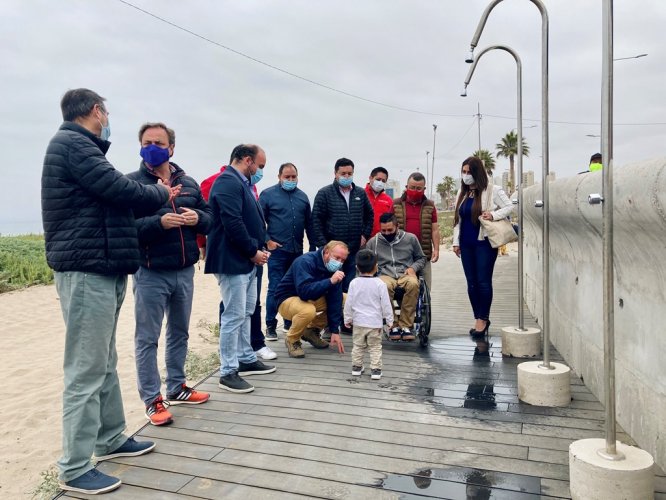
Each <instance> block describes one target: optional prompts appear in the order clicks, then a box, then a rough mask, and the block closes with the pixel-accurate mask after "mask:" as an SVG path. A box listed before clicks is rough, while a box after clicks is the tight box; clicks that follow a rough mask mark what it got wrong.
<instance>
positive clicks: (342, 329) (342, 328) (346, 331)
mask: <svg viewBox="0 0 666 500" xmlns="http://www.w3.org/2000/svg"><path fill="white" fill-rule="evenodd" d="M340 333H344V334H345V335H351V334H352V333H354V332H353V330H352V329H351V328H347V327H346V326H345V325H340Z"/></svg>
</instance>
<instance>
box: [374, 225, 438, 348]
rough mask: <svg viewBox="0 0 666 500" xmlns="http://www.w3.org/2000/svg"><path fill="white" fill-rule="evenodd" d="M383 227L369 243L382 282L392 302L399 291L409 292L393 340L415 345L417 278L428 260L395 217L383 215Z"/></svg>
mask: <svg viewBox="0 0 666 500" xmlns="http://www.w3.org/2000/svg"><path fill="white" fill-rule="evenodd" d="M379 227H380V231H379V233H377V234H376V235H375V236H374V237H373V238H371V239H370V241H368V244H367V246H366V248H367V249H369V250H371V251H372V252H374V253H375V255H377V266H378V268H379V278H380V279H381V280H382V281H383V282H384V283H386V286H387V288H388V293H389V297H390V298H391V300H393V295H394V293H395V289H396V287H400V288H402V289H404V290H405V294H404V295H403V298H402V303H401V305H400V317H399V318H398V323H397V325H393V328H392V329H391V332H390V333H389V338H390V339H391V340H408V341H411V340H414V333H413V332H412V330H411V328H412V326H413V325H414V316H415V315H416V303H417V300H418V296H419V279H418V276H417V274H418V273H419V272H421V271H422V270H423V268H424V267H425V264H426V257H425V255H424V254H423V250H422V249H421V244H420V243H419V240H418V239H417V238H416V236H414V235H413V234H412V233H406V232H405V231H403V230H401V229H398V221H397V219H396V217H395V215H394V214H391V213H387V214H382V215H381V216H380V218H379Z"/></svg>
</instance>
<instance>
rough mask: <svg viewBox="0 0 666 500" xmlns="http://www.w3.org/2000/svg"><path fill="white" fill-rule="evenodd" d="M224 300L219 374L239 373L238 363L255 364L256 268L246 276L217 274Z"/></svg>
mask: <svg viewBox="0 0 666 500" xmlns="http://www.w3.org/2000/svg"><path fill="white" fill-rule="evenodd" d="M215 276H216V277H217V282H218V283H219V284H220V293H221V294H222V297H223V299H224V312H223V313H222V314H221V316H220V363H221V365H222V366H221V367H220V375H221V376H222V377H224V376H226V375H229V374H231V373H233V372H237V371H238V363H239V362H241V363H254V362H255V361H256V360H257V356H256V355H255V354H254V351H253V350H252V345H251V344H250V318H251V316H252V314H253V313H254V309H255V307H256V304H257V271H256V267H255V268H254V269H252V271H251V272H249V273H248V274H216V275H215Z"/></svg>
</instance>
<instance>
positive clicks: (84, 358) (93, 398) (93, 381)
mask: <svg viewBox="0 0 666 500" xmlns="http://www.w3.org/2000/svg"><path fill="white" fill-rule="evenodd" d="M54 276H55V283H56V290H57V291H58V297H59V298H60V307H61V309H62V316H63V318H64V320H65V360H64V363H63V369H64V375H65V380H64V382H65V384H64V385H65V388H64V390H63V394H62V448H63V449H62V457H60V459H59V460H58V467H59V468H60V479H61V480H62V481H65V482H67V481H71V480H72V479H76V478H77V477H79V476H82V475H83V474H85V473H86V472H88V471H89V470H90V469H92V468H93V465H92V463H91V461H90V458H91V456H92V454H93V452H94V453H95V455H97V456H100V455H106V454H108V453H110V452H112V451H114V450H115V449H116V448H118V447H119V446H121V445H122V444H123V443H124V442H125V441H126V440H127V436H125V435H124V434H123V431H124V430H125V414H124V412H123V399H122V395H121V394H120V383H119V382H118V372H117V371H116V365H117V363H118V354H117V353H116V326H117V325H118V314H119V313H120V307H121V306H122V305H123V300H124V299H125V290H126V288H127V276H125V275H108V276H107V275H102V274H94V273H86V272H80V271H73V272H56V273H54ZM26 361H28V360H26Z"/></svg>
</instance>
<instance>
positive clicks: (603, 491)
mask: <svg viewBox="0 0 666 500" xmlns="http://www.w3.org/2000/svg"><path fill="white" fill-rule="evenodd" d="M616 447H617V451H618V454H621V455H620V456H623V458H622V459H621V460H610V459H608V458H604V457H602V456H601V455H599V453H598V452H599V451H600V450H601V451H602V452H604V451H605V450H606V440H604V439H598V438H595V439H581V440H579V441H574V442H573V443H571V444H570V445H569V481H570V486H569V487H570V489H571V498H572V499H573V500H602V499H603V500H620V499H629V498H631V499H635V500H643V499H645V500H648V499H652V498H654V472H653V465H654V460H653V459H652V456H651V455H650V454H649V453H648V452H646V451H644V450H641V449H640V448H635V447H633V446H628V445H625V444H622V443H620V442H619V441H618V442H617V443H616Z"/></svg>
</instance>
